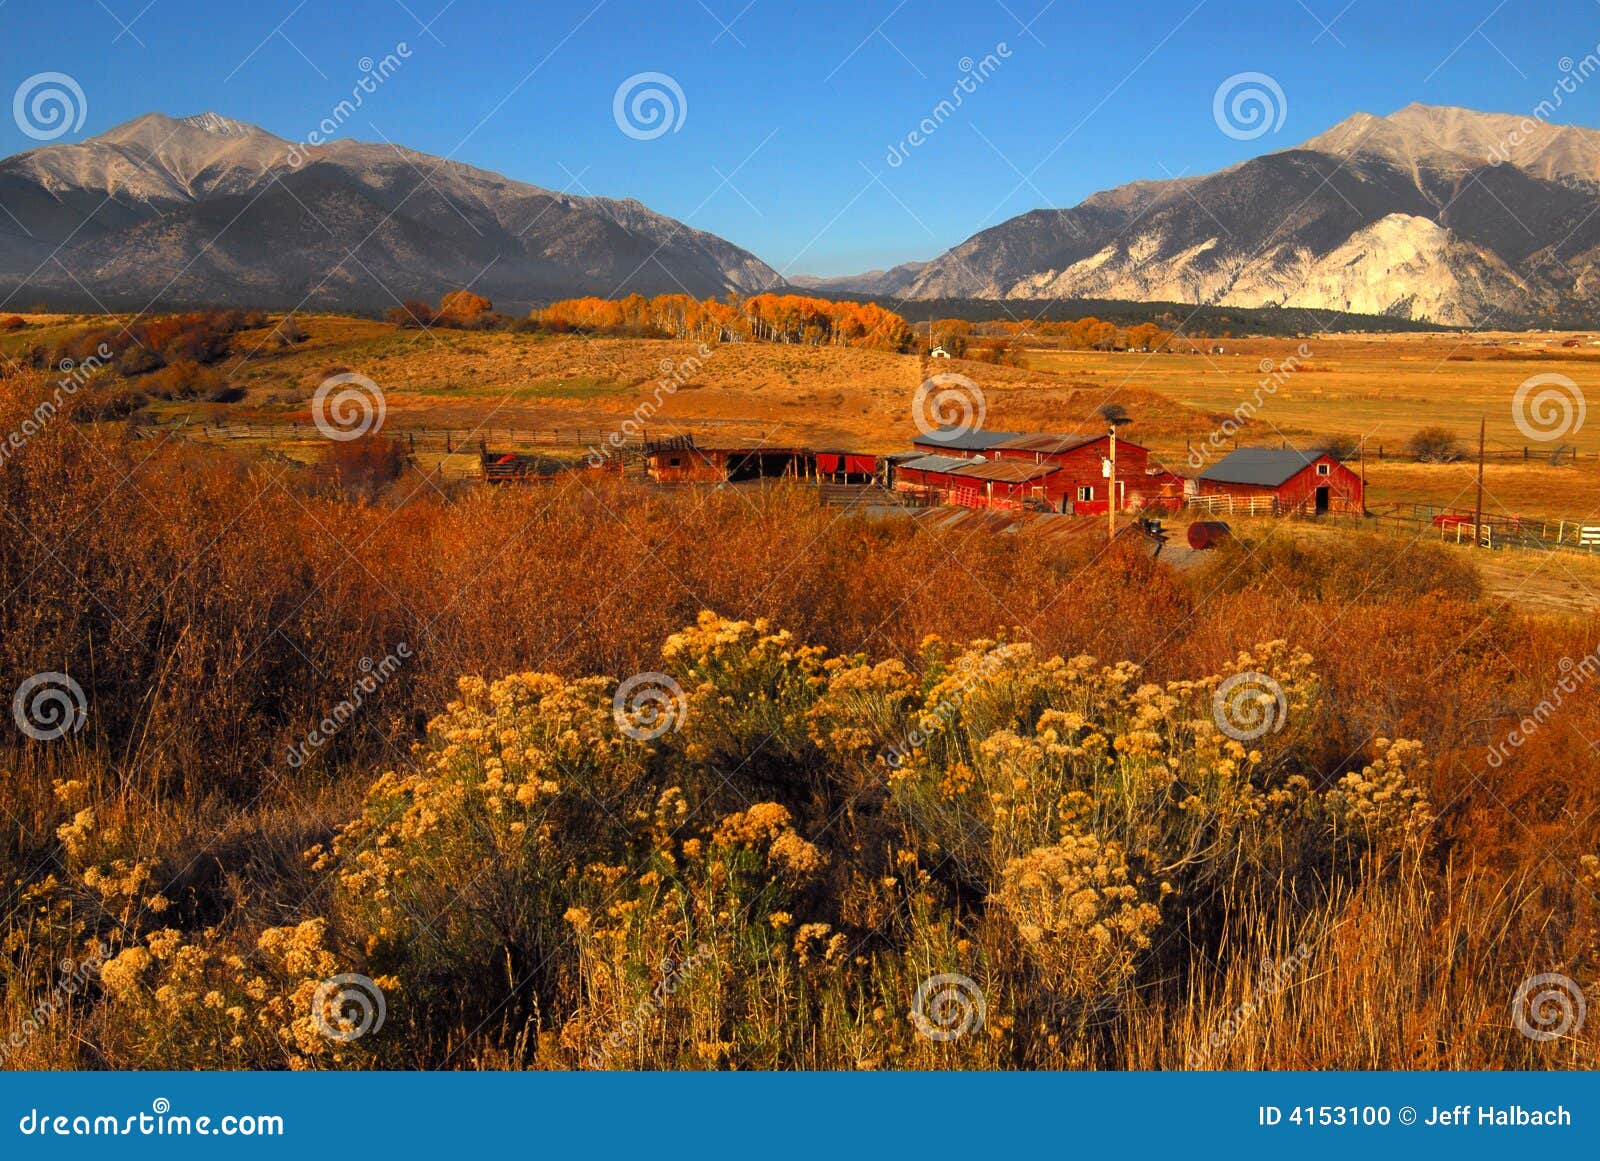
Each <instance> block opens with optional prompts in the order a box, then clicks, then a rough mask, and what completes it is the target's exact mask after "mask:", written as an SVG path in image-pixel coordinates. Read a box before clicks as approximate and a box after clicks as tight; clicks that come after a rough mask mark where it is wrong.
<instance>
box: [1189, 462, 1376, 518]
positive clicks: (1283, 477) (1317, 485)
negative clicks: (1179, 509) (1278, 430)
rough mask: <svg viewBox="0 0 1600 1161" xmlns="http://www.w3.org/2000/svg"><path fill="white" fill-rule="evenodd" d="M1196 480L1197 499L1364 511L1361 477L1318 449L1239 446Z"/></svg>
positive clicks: (1294, 509)
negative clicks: (1220, 498) (1206, 498)
mask: <svg viewBox="0 0 1600 1161" xmlns="http://www.w3.org/2000/svg"><path fill="white" fill-rule="evenodd" d="M1198 483H1199V495H1200V496H1202V497H1206V496H1219V497H1230V498H1232V499H1233V500H1235V501H1248V502H1253V506H1259V505H1261V504H1262V503H1267V504H1270V508H1271V511H1272V512H1273V513H1275V514H1277V515H1289V514H1301V515H1320V514H1321V513H1324V512H1343V513H1354V514H1356V515H1360V514H1362V513H1364V512H1365V511H1366V495H1365V493H1364V491H1363V488H1362V483H1361V477H1360V476H1358V475H1357V474H1356V473H1355V472H1353V471H1351V470H1350V469H1349V468H1348V467H1346V466H1345V465H1344V464H1343V463H1340V462H1339V461H1338V460H1337V459H1335V458H1334V457H1333V456H1330V455H1326V454H1324V453H1322V452H1314V451H1298V450H1296V449H1295V448H1267V447H1242V448H1239V449H1238V450H1236V451H1233V452H1230V453H1229V454H1228V455H1226V456H1224V457H1223V458H1222V459H1220V460H1218V461H1217V462H1216V463H1214V464H1212V465H1211V466H1210V467H1209V468H1207V469H1206V470H1205V471H1203V472H1201V473H1200V478H1199V481H1198Z"/></svg>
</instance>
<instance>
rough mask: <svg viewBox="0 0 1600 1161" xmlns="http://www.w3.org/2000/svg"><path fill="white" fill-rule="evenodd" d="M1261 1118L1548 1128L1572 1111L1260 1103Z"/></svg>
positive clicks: (1333, 1124)
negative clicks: (1392, 1107)
mask: <svg viewBox="0 0 1600 1161" xmlns="http://www.w3.org/2000/svg"><path fill="white" fill-rule="evenodd" d="M1256 1117H1257V1122H1258V1123H1259V1124H1261V1125H1265V1126H1267V1127H1269V1128H1270V1127H1274V1126H1292V1127H1316V1128H1346V1127H1348V1128H1384V1127H1386V1126H1389V1125H1399V1126H1403V1127H1413V1126H1414V1127H1417V1128H1422V1129H1464V1128H1497V1129H1518V1128H1521V1129H1547V1128H1570V1127H1571V1126H1572V1113H1571V1111H1570V1110H1569V1109H1568V1108H1567V1107H1566V1106H1565V1105H1556V1106H1555V1107H1553V1108H1542V1109H1541V1108H1528V1107H1526V1106H1524V1105H1453V1106H1448V1107H1447V1106H1443V1105H1429V1106H1425V1107H1424V1108H1422V1109H1421V1110H1420V1111H1419V1110H1418V1109H1416V1108H1414V1107H1412V1106H1411V1105H1402V1106H1401V1107H1399V1108H1397V1109H1391V1108H1390V1107H1389V1106H1387V1105H1291V1106H1289V1107H1288V1108H1284V1107H1281V1106H1279V1105H1259V1106H1257V1109H1256Z"/></svg>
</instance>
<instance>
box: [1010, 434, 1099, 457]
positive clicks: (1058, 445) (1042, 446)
mask: <svg viewBox="0 0 1600 1161" xmlns="http://www.w3.org/2000/svg"><path fill="white" fill-rule="evenodd" d="M1105 438H1106V437H1105V436H1103V435H1066V434H1063V433H1061V432H1055V431H1036V432H1034V433H1032V434H1031V435H1019V436H1017V437H1016V438H1015V439H1008V440H1006V441H1005V442H1004V443H1002V444H998V445H996V446H998V447H1001V448H1004V449H1005V450H1006V451H1026V452H1038V453H1039V454H1041V455H1047V456H1049V455H1060V454H1061V453H1062V452H1069V451H1072V450H1073V449H1075V448H1080V447H1083V446H1084V445H1085V444H1091V443H1093V442H1094V441H1095V440H1097V439H1105Z"/></svg>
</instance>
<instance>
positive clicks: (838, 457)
mask: <svg viewBox="0 0 1600 1161" xmlns="http://www.w3.org/2000/svg"><path fill="white" fill-rule="evenodd" d="M816 474H817V479H819V480H827V481H829V482H830V483H835V484H870V483H871V482H872V481H873V480H875V479H877V478H878V457H877V456H873V455H864V454H862V453H861V452H852V451H819V452H817V453H816Z"/></svg>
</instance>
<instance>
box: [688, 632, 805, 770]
mask: <svg viewBox="0 0 1600 1161" xmlns="http://www.w3.org/2000/svg"><path fill="white" fill-rule="evenodd" d="M661 656H662V660H663V661H664V662H665V664H666V668H667V670H668V672H669V673H670V674H671V675H672V676H674V677H675V678H677V679H678V680H679V681H681V682H682V684H683V692H684V697H685V700H686V712H685V713H684V715H683V721H682V723H681V727H682V728H681V729H680V730H678V731H675V732H674V733H671V734H668V735H667V739H668V740H670V743H671V744H673V745H677V746H680V747H681V748H682V750H683V753H684V755H685V756H686V757H687V758H688V759H689V760H690V761H693V762H708V763H721V764H725V766H726V768H728V769H734V768H736V767H738V766H740V765H741V764H744V763H746V762H750V761H752V760H762V761H765V760H767V759H768V757H769V756H770V758H772V759H783V758H787V757H791V756H793V755H796V754H798V753H799V752H800V751H801V750H802V749H803V748H804V747H805V746H806V745H807V742H808V739H807V736H806V714H807V711H808V710H809V708H810V706H811V703H812V702H813V701H814V700H815V699H816V697H817V696H818V694H820V693H821V692H822V689H823V687H824V685H825V684H826V677H825V676H824V672H823V657H824V651H823V650H822V649H819V648H817V647H815V646H810V645H802V644H800V643H799V642H798V641H796V640H795V638H794V635H793V634H792V633H790V632H789V631H788V630H786V629H784V630H779V631H776V632H774V631H773V629H772V626H771V625H770V624H769V623H768V622H767V621H765V620H756V621H731V620H727V619H725V618H722V617H719V616H717V615H716V614H715V613H710V612H703V613H701V614H700V616H699V618H698V620H697V621H696V622H695V624H694V625H693V626H692V627H690V628H686V629H684V630H682V631H681V632H678V633H674V634H673V635H672V636H671V637H668V638H667V641H666V644H665V645H663V646H662V649H661Z"/></svg>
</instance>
